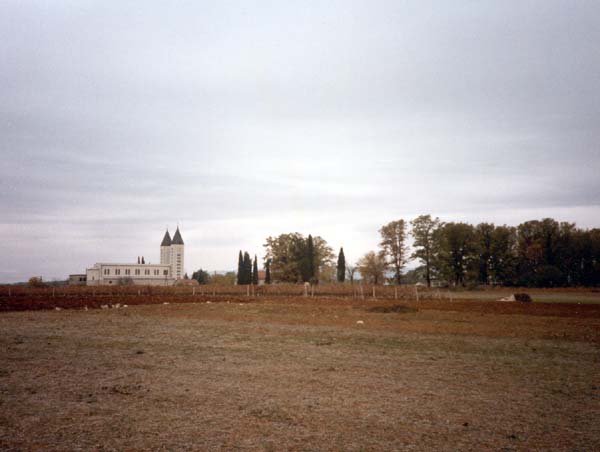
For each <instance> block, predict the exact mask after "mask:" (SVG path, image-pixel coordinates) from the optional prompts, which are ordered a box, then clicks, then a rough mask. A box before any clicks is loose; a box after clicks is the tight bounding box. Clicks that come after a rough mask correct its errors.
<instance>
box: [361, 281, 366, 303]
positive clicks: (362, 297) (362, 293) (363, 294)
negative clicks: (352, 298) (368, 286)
mask: <svg viewBox="0 0 600 452" xmlns="http://www.w3.org/2000/svg"><path fill="white" fill-rule="evenodd" d="M360 298H361V299H363V300H364V299H365V293H364V292H363V286H362V284H361V285H360Z"/></svg>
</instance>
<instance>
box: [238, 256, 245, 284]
mask: <svg viewBox="0 0 600 452" xmlns="http://www.w3.org/2000/svg"><path fill="white" fill-rule="evenodd" d="M243 278H244V258H243V257H242V250H240V254H239V255H238V270H237V280H236V282H237V284H238V285H242V284H244V283H243Z"/></svg>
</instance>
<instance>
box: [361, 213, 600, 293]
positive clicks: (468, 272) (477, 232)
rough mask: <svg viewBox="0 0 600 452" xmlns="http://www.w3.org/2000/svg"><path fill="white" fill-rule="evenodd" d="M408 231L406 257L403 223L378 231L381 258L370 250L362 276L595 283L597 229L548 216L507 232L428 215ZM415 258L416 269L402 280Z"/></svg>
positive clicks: (599, 270)
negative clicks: (447, 220)
mask: <svg viewBox="0 0 600 452" xmlns="http://www.w3.org/2000/svg"><path fill="white" fill-rule="evenodd" d="M410 226H411V228H410V235H411V236H412V238H413V243H412V249H413V252H412V253H410V254H409V248H408V246H407V237H408V232H409V231H408V224H407V223H406V222H405V221H404V220H398V221H393V222H391V223H389V224H387V225H385V226H383V227H382V228H381V229H380V230H379V232H380V234H381V242H380V250H379V252H377V253H376V252H373V251H372V252H369V253H367V254H366V255H365V256H363V257H362V258H361V260H359V262H358V268H359V271H360V273H361V275H362V276H363V278H366V279H367V280H369V282H372V283H375V284H377V283H379V282H380V280H382V279H385V277H386V274H387V273H388V272H389V271H391V272H392V273H393V278H392V279H393V282H394V283H396V284H399V283H400V282H401V281H402V279H403V278H405V279H406V278H408V279H410V281H411V282H414V281H415V280H416V281H419V280H421V281H423V282H424V283H426V284H427V285H428V286H431V285H432V283H433V282H436V283H443V284H449V285H453V286H465V285H504V286H528V287H565V286H596V285H599V284H600V229H580V228H577V227H576V226H575V224H574V223H567V222H558V221H556V220H554V219H552V218H544V219H542V220H532V221H526V222H524V223H521V224H519V225H518V226H516V227H512V226H507V225H502V226H497V225H494V224H493V223H479V224H477V225H471V224H468V223H463V222H442V221H441V220H440V219H439V218H432V217H431V215H421V216H419V217H417V218H415V219H414V220H412V221H411V222H410ZM412 259H416V260H417V261H418V262H419V263H420V266H418V267H417V268H416V269H414V270H411V271H410V272H407V274H404V275H403V273H402V270H403V268H404V267H405V265H406V263H407V262H408V261H409V260H412Z"/></svg>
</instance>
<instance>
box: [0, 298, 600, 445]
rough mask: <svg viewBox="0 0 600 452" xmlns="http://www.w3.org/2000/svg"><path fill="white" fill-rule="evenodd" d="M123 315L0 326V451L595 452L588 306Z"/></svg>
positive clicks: (596, 367) (156, 310) (598, 413)
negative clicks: (401, 451) (550, 451)
mask: <svg viewBox="0 0 600 452" xmlns="http://www.w3.org/2000/svg"><path fill="white" fill-rule="evenodd" d="M124 296H125V295H124ZM165 296H166V295H165ZM129 297H130V298H127V299H128V300H137V301H135V302H133V303H132V302H130V303H129V306H128V307H127V308H120V309H90V310H83V309H63V310H60V311H55V310H38V311H22V312H3V313H0V363H2V365H1V367H0V450H149V449H152V450H223V451H229V450H253V451H254V450H356V451H359V450H386V451H388V450H477V451H479V450H572V451H575V450H599V449H600V425H599V423H598V422H597V420H598V419H599V418H600V305H598V304H581V305H577V304H561V303H553V304H547V303H532V304H519V303H499V302H491V301H456V300H454V301H452V302H450V301H447V300H435V299H431V300H426V301H419V302H416V301H414V300H404V301H396V300H390V299H388V300H379V299H378V300H371V299H366V300H362V299H354V298H342V297H329V298H318V297H315V298H311V297H307V298H303V297H283V296H281V297H272V298H269V297H266V296H264V297H262V298H261V297H243V296H231V297H226V296H216V297H212V298H211V297H210V296H209V295H206V294H205V295H202V296H196V297H189V296H185V297H184V296H183V295H181V299H180V300H179V301H182V302H181V303H173V302H171V303H170V304H162V303H164V302H165V301H162V300H163V299H161V298H158V295H153V296H152V297H153V298H152V299H151V300H149V299H147V300H145V301H146V302H147V301H152V302H154V303H155V304H150V305H142V304H141V303H143V302H144V299H145V297H144V296H129ZM75 299H76V297H75V298H73V297H71V298H69V297H66V296H65V297H63V300H60V297H55V298H44V297H43V296H42V297H41V299H40V300H38V301H39V303H41V304H42V305H43V306H45V307H51V306H54V305H55V304H56V303H57V300H59V301H61V302H66V301H65V300H71V301H72V302H74V300H75ZM99 299H100V298H99ZM107 299H109V298H101V300H102V301H100V302H98V303H106V300H107ZM534 299H535V298H534ZM44 300H45V301H44ZM174 300H175V299H174ZM207 301H211V303H207ZM5 302H6V298H4V299H3V300H2V303H5ZM85 302H86V305H88V303H89V307H90V308H91V307H93V306H95V305H96V304H95V303H96V301H95V299H86V301H85ZM117 302H120V303H122V302H123V301H116V300H112V303H111V304H115V303H117ZM138 302H139V303H140V304H137V303H138ZM44 303H45V304H44ZM52 303H55V304H52ZM5 306H6V305H5ZM36 306H37V307H39V306H38V305H36ZM76 306H78V307H81V306H82V305H81V304H79V305H72V306H71V307H76ZM374 308H375V309H374ZM5 310H6V309H5ZM361 321H362V322H363V323H357V322H361Z"/></svg>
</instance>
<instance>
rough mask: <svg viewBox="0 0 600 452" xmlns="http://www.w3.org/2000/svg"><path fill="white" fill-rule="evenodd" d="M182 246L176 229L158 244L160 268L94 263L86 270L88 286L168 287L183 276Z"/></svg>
mask: <svg viewBox="0 0 600 452" xmlns="http://www.w3.org/2000/svg"><path fill="white" fill-rule="evenodd" d="M183 265H184V244H183V239H182V237H181V233H180V232H179V227H178V228H177V230H176V231H175V234H174V235H173V239H171V236H170V235H169V231H168V230H167V231H166V232H165V236H164V238H163V241H162V242H161V244H160V264H145V263H139V262H138V263H137V264H118V263H103V262H100V263H96V264H94V265H93V266H92V267H91V268H88V269H87V270H86V284H87V285H88V286H104V285H119V284H136V285H144V286H172V285H173V284H175V281H177V280H178V279H181V278H183V276H184V270H183V269H184V267H183Z"/></svg>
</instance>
